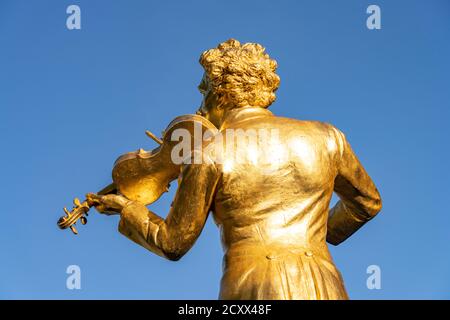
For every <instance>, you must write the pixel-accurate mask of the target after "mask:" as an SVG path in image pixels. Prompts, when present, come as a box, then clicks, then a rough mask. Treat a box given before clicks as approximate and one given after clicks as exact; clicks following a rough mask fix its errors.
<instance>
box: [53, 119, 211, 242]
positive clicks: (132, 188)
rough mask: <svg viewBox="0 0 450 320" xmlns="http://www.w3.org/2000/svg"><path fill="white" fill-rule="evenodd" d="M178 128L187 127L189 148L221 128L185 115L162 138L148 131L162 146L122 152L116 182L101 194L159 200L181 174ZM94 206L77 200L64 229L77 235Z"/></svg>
mask: <svg viewBox="0 0 450 320" xmlns="http://www.w3.org/2000/svg"><path fill="white" fill-rule="evenodd" d="M177 129H181V130H185V131H184V132H186V133H188V134H189V135H190V136H189V137H190V144H191V149H190V150H194V149H195V148H196V144H197V143H201V141H202V138H203V135H204V134H205V132H206V131H209V132H210V133H211V134H214V133H216V132H217V131H218V130H217V128H216V127H215V126H214V125H213V124H212V123H211V122H210V121H209V120H207V119H206V118H204V117H202V116H200V115H183V116H179V117H177V118H175V119H174V120H173V121H172V122H171V123H170V124H169V125H168V126H167V128H166V130H165V131H164V132H163V137H162V139H161V140H160V139H158V138H156V137H155V136H154V135H153V134H151V133H150V132H148V133H147V134H148V135H149V136H150V137H151V138H153V139H154V140H155V141H157V142H158V143H159V144H160V146H158V147H157V148H155V149H153V150H151V151H145V150H143V149H139V150H137V151H133V152H129V153H126V154H123V155H121V156H120V157H119V158H118V159H117V160H116V161H115V163H114V166H113V170H112V180H113V183H112V184H110V185H109V186H107V187H106V188H104V189H103V190H101V191H100V192H98V194H100V195H105V194H111V193H114V194H121V195H123V196H125V197H126V198H128V199H130V200H133V201H139V202H141V203H143V204H145V205H149V204H151V203H153V202H155V201H156V200H158V199H159V198H160V197H161V195H162V194H163V193H164V192H166V191H168V189H169V186H170V182H172V181H173V180H175V179H177V178H178V176H179V175H180V171H181V165H182V163H179V162H176V161H173V157H172V151H173V148H174V146H175V145H177V144H178V143H180V141H179V140H174V139H173V138H174V135H173V133H174V132H175V131H176V130H177ZM199 135H200V136H199ZM186 156H188V155H186ZM92 205H93V204H90V203H88V201H83V202H81V201H79V200H78V199H75V200H74V208H73V209H72V211H71V212H69V211H68V210H67V209H66V208H64V211H65V212H66V216H63V217H61V218H60V219H59V220H58V226H59V227H60V228H61V229H66V228H70V229H71V230H72V232H74V233H75V234H77V230H76V229H75V227H74V225H75V224H76V222H77V221H78V220H80V221H81V223H82V224H85V223H86V222H87V220H86V217H85V215H86V216H87V215H88V211H89V209H90V208H91V207H92Z"/></svg>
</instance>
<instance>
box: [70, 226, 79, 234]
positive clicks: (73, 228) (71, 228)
mask: <svg viewBox="0 0 450 320" xmlns="http://www.w3.org/2000/svg"><path fill="white" fill-rule="evenodd" d="M70 230H72V232H73V234H78V231H77V229H76V228H75V226H74V225H71V226H70Z"/></svg>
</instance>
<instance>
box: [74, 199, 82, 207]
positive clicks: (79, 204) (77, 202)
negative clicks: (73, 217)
mask: <svg viewBox="0 0 450 320" xmlns="http://www.w3.org/2000/svg"><path fill="white" fill-rule="evenodd" d="M73 204H74V205H75V206H76V207H79V206H81V202H80V199H78V198H75V199H73Z"/></svg>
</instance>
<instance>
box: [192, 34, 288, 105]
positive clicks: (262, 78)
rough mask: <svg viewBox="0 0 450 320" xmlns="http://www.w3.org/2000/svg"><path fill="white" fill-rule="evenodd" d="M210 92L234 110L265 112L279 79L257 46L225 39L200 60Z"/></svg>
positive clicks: (262, 51)
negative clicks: (245, 107) (258, 109)
mask: <svg viewBox="0 0 450 320" xmlns="http://www.w3.org/2000/svg"><path fill="white" fill-rule="evenodd" d="M200 64H201V65H202V66H203V68H204V69H205V71H206V74H207V75H208V78H209V81H210V84H211V87H212V91H213V92H214V93H215V94H217V95H218V96H219V99H221V100H222V101H224V102H227V103H230V104H232V105H233V106H235V107H244V106H258V107H263V108H267V107H268V106H270V105H271V104H272V102H274V101H275V98H276V96H275V91H276V90H277V89H278V86H279V85H280V77H279V76H278V75H277V74H276V73H275V70H276V68H277V62H276V61H275V60H273V59H271V58H270V57H269V55H268V54H267V53H265V49H264V47H263V46H261V45H260V44H257V43H245V44H243V45H241V44H240V43H239V41H237V40H235V39H229V40H227V41H225V42H223V43H221V44H219V45H218V46H217V48H214V49H210V50H207V51H205V52H203V53H202V55H201V56H200Z"/></svg>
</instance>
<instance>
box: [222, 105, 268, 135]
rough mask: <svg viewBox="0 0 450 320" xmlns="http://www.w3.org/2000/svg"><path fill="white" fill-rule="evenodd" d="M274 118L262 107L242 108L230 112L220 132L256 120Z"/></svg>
mask: <svg viewBox="0 0 450 320" xmlns="http://www.w3.org/2000/svg"><path fill="white" fill-rule="evenodd" d="M267 116H273V113H272V112H271V111H269V110H267V109H265V108H261V107H242V108H236V109H232V110H230V111H229V112H228V113H227V115H226V116H225V119H224V121H223V122H222V125H221V126H220V130H222V129H226V128H228V127H229V126H230V125H231V124H233V123H236V122H240V121H244V120H250V119H254V118H260V117H267Z"/></svg>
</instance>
